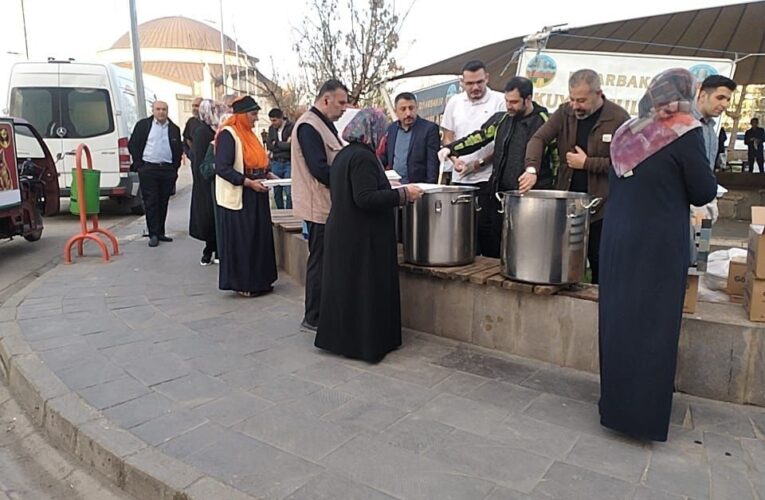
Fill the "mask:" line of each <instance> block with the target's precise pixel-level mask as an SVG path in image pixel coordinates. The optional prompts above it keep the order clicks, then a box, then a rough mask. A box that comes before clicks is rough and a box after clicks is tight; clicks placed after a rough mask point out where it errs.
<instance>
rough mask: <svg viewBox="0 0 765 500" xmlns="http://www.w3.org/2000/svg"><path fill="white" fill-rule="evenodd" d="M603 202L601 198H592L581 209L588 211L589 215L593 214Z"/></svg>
mask: <svg viewBox="0 0 765 500" xmlns="http://www.w3.org/2000/svg"><path fill="white" fill-rule="evenodd" d="M602 201H603V198H593V199H592V201H590V202H589V203H587V204H586V205H584V206H583V207H582V208H584V209H585V210H589V211H590V213H594V212H595V209H596V208H598V205H600V203H601V202H602Z"/></svg>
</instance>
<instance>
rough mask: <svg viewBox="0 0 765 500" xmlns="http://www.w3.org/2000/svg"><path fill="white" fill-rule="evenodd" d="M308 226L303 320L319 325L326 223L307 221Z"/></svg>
mask: <svg viewBox="0 0 765 500" xmlns="http://www.w3.org/2000/svg"><path fill="white" fill-rule="evenodd" d="M306 225H307V226H308V263H307V264H306V270H305V316H304V317H303V321H305V322H306V323H308V324H310V325H314V326H318V325H319V312H320V311H321V273H322V268H323V266H322V262H323V260H324V224H317V223H316V222H308V221H306Z"/></svg>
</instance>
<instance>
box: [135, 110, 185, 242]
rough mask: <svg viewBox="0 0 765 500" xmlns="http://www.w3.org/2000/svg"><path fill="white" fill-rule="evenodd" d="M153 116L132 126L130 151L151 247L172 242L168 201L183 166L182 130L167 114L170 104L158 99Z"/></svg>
mask: <svg viewBox="0 0 765 500" xmlns="http://www.w3.org/2000/svg"><path fill="white" fill-rule="evenodd" d="M151 113H152V116H151V117H149V118H144V119H143V120H139V121H138V123H136V124H135V128H133V133H132V134H131V135H130V141H129V142H128V150H129V151H130V156H131V158H132V160H133V164H132V166H131V168H132V169H133V170H134V171H136V172H138V179H139V180H140V183H141V195H142V197H143V206H144V209H145V210H146V225H147V226H148V228H149V246H150V247H156V246H157V245H158V244H159V242H160V241H173V239H172V238H169V237H168V236H167V235H166V234H165V219H166V218H167V204H168V202H169V201H170V195H171V194H172V192H173V187H174V186H175V180H176V179H177V178H178V167H180V165H181V153H182V150H183V143H182V142H181V129H179V128H178V126H177V125H176V124H175V123H173V122H172V121H171V120H170V118H168V117H167V103H166V102H163V101H155V102H154V104H153V105H152V107H151Z"/></svg>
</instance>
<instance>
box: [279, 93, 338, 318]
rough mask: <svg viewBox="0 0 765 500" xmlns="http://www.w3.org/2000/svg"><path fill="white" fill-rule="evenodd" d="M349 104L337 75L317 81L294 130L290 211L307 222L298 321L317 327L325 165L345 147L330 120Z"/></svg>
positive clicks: (325, 203) (326, 207)
mask: <svg viewBox="0 0 765 500" xmlns="http://www.w3.org/2000/svg"><path fill="white" fill-rule="evenodd" d="M347 105H348V89H347V88H346V87H345V85H343V84H342V83H341V82H339V81H338V80H328V81H326V82H325V83H324V85H322V86H321V89H320V90H319V95H318V96H317V97H316V101H314V105H313V106H312V107H311V109H309V110H308V111H306V112H305V113H303V115H302V116H301V117H300V119H298V121H297V122H295V128H293V130H292V141H291V142H292V151H291V156H292V211H293V213H294V214H295V216H297V217H300V218H301V219H303V220H304V221H305V222H306V224H307V225H308V263H307V265H306V277H305V316H304V317H303V322H302V326H303V328H306V329H308V330H312V331H316V329H317V328H318V326H319V310H320V307H321V273H322V259H323V256H324V225H325V224H326V222H327V216H328V215H329V208H330V197H329V167H330V165H332V161H333V160H334V159H335V155H337V153H338V152H340V150H341V149H342V148H343V144H342V141H341V140H340V137H339V135H338V133H337V129H335V125H334V122H336V121H337V120H339V119H340V117H341V116H343V113H344V112H345V108H346V106H347Z"/></svg>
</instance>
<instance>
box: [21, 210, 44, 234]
mask: <svg viewBox="0 0 765 500" xmlns="http://www.w3.org/2000/svg"><path fill="white" fill-rule="evenodd" d="M35 222H36V224H37V229H35V230H34V231H29V232H27V233H25V234H24V239H25V240H27V241H37V240H39V239H40V238H42V232H43V224H42V214H41V213H40V212H39V211H37V210H35Z"/></svg>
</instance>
